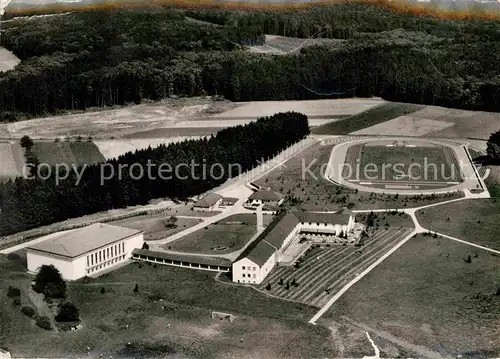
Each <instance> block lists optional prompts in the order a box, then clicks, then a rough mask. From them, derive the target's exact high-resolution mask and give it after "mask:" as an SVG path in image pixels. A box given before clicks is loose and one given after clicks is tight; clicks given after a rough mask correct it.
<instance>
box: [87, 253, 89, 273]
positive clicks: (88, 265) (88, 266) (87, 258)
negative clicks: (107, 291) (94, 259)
mask: <svg viewBox="0 0 500 359" xmlns="http://www.w3.org/2000/svg"><path fill="white" fill-rule="evenodd" d="M89 266H90V258H89V256H87V267H89ZM87 273H88V271H87Z"/></svg>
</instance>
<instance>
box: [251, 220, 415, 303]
mask: <svg viewBox="0 0 500 359" xmlns="http://www.w3.org/2000/svg"><path fill="white" fill-rule="evenodd" d="M410 232H411V229H409V228H387V229H385V228H384V229H379V230H376V231H375V232H374V233H373V234H372V235H371V236H370V237H369V238H368V239H367V240H366V241H365V245H364V246H361V247H354V246H342V245H331V246H329V247H328V246H319V245H315V246H314V248H311V249H310V250H309V252H308V253H306V254H305V255H304V256H303V257H302V260H300V261H299V267H298V268H296V267H276V268H275V269H274V270H273V271H272V272H271V273H270V274H269V276H268V277H267V278H266V280H265V281H264V282H263V283H262V284H261V285H260V286H259V288H260V289H261V290H263V291H266V292H268V293H270V294H273V295H275V296H278V297H281V298H285V299H288V300H295V301H299V302H303V303H306V304H310V305H314V306H318V307H320V306H322V305H324V304H325V303H326V302H327V301H328V300H329V299H330V298H331V297H332V296H334V295H335V293H337V292H338V291H339V290H340V289H341V288H342V287H343V286H344V285H346V284H347V283H348V282H349V281H351V280H352V279H353V278H355V277H356V276H357V275H358V274H359V273H361V272H362V271H363V270H364V269H366V268H367V267H369V266H370V265H371V264H372V263H373V262H375V261H376V260H378V259H379V258H380V257H381V256H382V255H384V254H385V253H387V252H388V251H389V250H390V249H391V248H392V247H393V246H394V245H396V244H397V243H398V242H399V241H401V240H402V239H403V238H404V237H406V236H407V235H408V234H409V233H410ZM280 279H283V282H284V284H282V285H280V284H279V281H280ZM294 279H295V281H296V283H297V286H293V285H290V286H289V289H286V283H287V282H289V283H292V281H293V280H294ZM269 283H270V284H271V289H270V290H267V289H266V287H267V285H268V284H269Z"/></svg>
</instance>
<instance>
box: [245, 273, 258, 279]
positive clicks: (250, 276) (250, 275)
mask: <svg viewBox="0 0 500 359" xmlns="http://www.w3.org/2000/svg"><path fill="white" fill-rule="evenodd" d="M247 275H248V278H252V274H247ZM242 276H243V278H245V273H243V274H242ZM253 278H256V276H255V274H253Z"/></svg>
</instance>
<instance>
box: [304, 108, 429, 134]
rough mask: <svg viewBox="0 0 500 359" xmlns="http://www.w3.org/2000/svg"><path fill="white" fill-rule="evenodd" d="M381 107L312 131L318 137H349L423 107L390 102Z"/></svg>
mask: <svg viewBox="0 0 500 359" xmlns="http://www.w3.org/2000/svg"><path fill="white" fill-rule="evenodd" d="M378 105H379V106H376V107H372V108H368V109H366V108H365V109H362V110H361V111H363V112H360V113H358V114H355V115H352V116H350V117H348V118H345V119H343V120H342V121H335V122H331V123H327V124H325V125H323V126H320V127H317V128H315V129H313V130H312V133H313V134H318V135H347V134H349V133H351V132H354V133H357V132H355V131H359V130H362V129H364V128H367V127H370V126H374V125H377V124H379V123H382V122H385V121H389V120H391V119H393V118H396V117H398V116H402V115H405V114H408V113H412V112H414V111H417V110H419V109H421V108H423V106H421V105H414V104H408V103H399V102H388V103H381V104H378Z"/></svg>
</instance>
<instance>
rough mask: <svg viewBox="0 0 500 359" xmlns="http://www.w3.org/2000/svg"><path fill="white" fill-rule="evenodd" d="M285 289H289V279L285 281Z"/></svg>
mask: <svg viewBox="0 0 500 359" xmlns="http://www.w3.org/2000/svg"><path fill="white" fill-rule="evenodd" d="M285 289H286V290H289V289H290V282H289V281H287V282H286V285H285Z"/></svg>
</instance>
